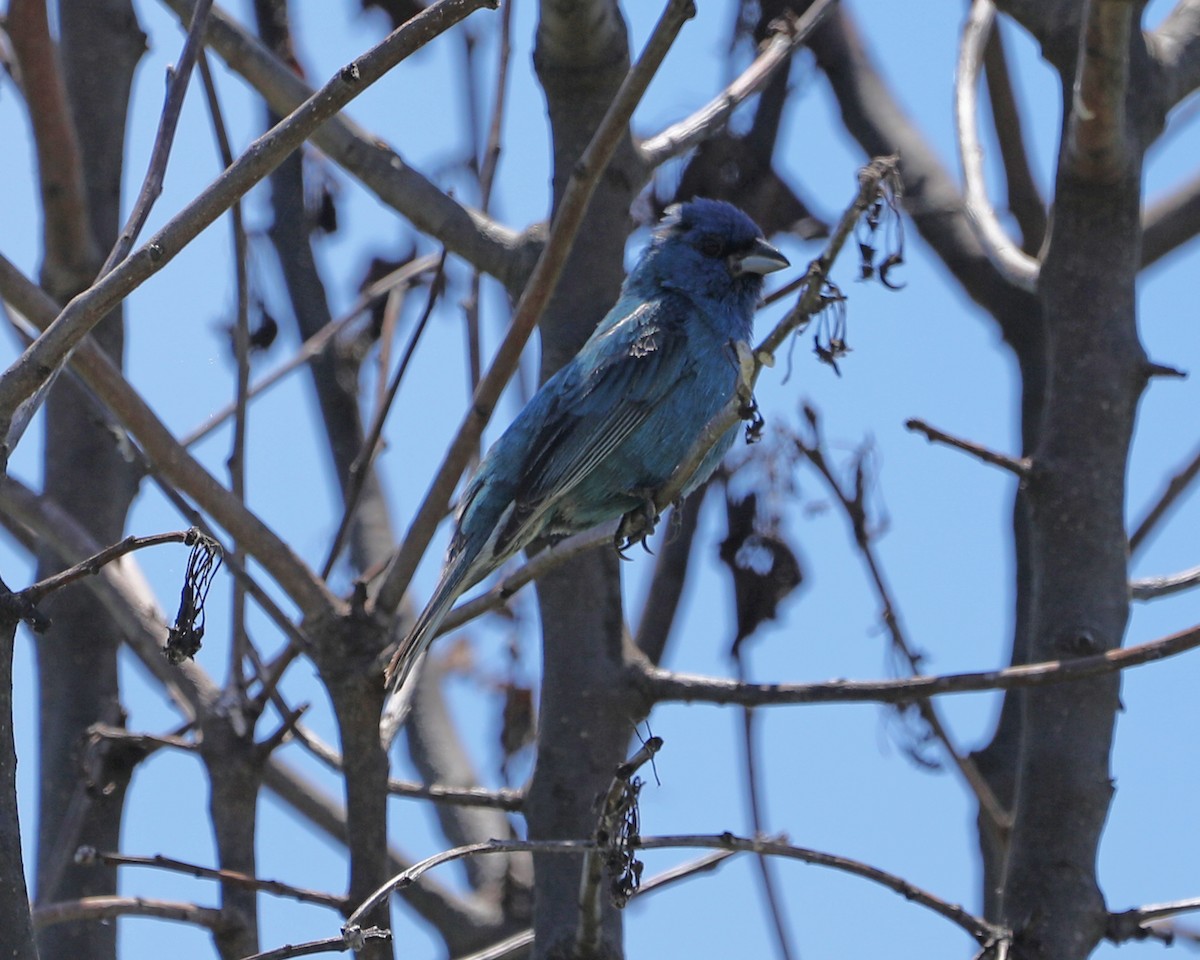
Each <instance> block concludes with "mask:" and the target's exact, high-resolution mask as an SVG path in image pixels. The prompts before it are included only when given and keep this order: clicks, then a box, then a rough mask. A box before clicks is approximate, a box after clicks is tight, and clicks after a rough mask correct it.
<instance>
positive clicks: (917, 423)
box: [904, 417, 1033, 480]
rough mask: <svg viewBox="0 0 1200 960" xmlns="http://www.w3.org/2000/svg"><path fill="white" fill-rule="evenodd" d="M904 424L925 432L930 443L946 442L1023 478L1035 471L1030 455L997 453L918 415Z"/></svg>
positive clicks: (909, 427)
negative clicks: (944, 429) (943, 429)
mask: <svg viewBox="0 0 1200 960" xmlns="http://www.w3.org/2000/svg"><path fill="white" fill-rule="evenodd" d="M904 426H905V428H906V429H908V430H912V431H913V432H914V433H921V434H924V435H925V439H926V440H928V441H929V442H930V443H944V444H945V445H946V446H948V447H953V448H954V449H955V450H961V451H963V453H969V454H970V455H971V456H973V457H975V458H976V459H977V460H982V461H983V462H984V463H990V464H991V465H992V466H993V467H1000V468H1001V469H1003V470H1007V471H1008V472H1009V473H1013V474H1016V475H1017V476H1018V477H1020V478H1021V479H1022V480H1028V479H1029V476H1030V474H1031V473H1032V472H1033V463H1032V461H1030V459H1029V458H1028V457H1010V456H1007V455H1006V454H1003V453H997V452H996V451H995V450H989V449H988V448H987V447H984V446H981V445H980V444H977V443H972V442H971V441H970V440H963V439H961V438H959V437H955V436H952V435H951V434H949V433H944V432H943V431H941V430H939V429H938V428H937V427H934V426H931V425H930V424H928V423H926V422H925V421H924V420H919V419H917V418H916V417H913V418H911V419H909V420H905V421H904Z"/></svg>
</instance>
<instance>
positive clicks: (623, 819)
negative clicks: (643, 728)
mask: <svg viewBox="0 0 1200 960" xmlns="http://www.w3.org/2000/svg"><path fill="white" fill-rule="evenodd" d="M662 745H663V742H662V738H661V737H651V738H650V739H649V740H647V741H645V743H643V744H642V745H641V747H640V748H639V749H638V750H637V752H636V753H635V754H634V755H633V756H632V757H630V758H629V759H628V760H627V761H625V762H624V763H622V764H620V765H619V766H618V767H617V770H616V775H615V776H614V777H613V780H612V783H611V784H609V787H608V792H607V793H606V794H605V795H604V796H603V797H601V798H600V799H599V802H598V803H597V806H598V807H599V809H600V815H599V816H598V817H597V818H596V829H595V831H594V833H593V836H594V837H595V840H596V844H595V846H594V847H592V848H591V849H589V850H588V852H587V854H586V855H585V856H584V858H583V870H582V872H581V876H582V879H581V880H580V883H579V927H578V929H577V930H576V934H575V955H576V956H580V957H587V956H594V955H596V954H597V953H598V952H599V946H600V930H601V912H602V910H601V908H602V904H601V889H602V885H603V882H604V877H605V874H606V873H610V872H611V871H612V865H611V857H612V851H613V850H614V849H615V847H616V846H618V845H619V844H620V841H621V839H622V838H623V837H624V836H625V835H626V833H627V832H628V831H624V832H623V827H627V826H628V824H629V822H630V820H629V818H630V816H631V814H632V815H633V816H634V817H635V819H634V821H633V822H634V824H636V813H637V788H638V784H637V782H636V781H635V780H634V774H635V773H637V771H638V770H639V769H641V768H642V767H643V766H644V765H645V764H647V763H653V762H654V757H655V755H656V754H657V753H658V751H659V750H661V749H662ZM632 832H633V833H634V834H635V835H636V833H637V831H636V828H634V829H633V831H632ZM630 894H631V895H632V891H630ZM621 905H622V906H624V904H621Z"/></svg>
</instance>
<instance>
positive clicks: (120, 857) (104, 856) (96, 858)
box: [75, 847, 345, 910]
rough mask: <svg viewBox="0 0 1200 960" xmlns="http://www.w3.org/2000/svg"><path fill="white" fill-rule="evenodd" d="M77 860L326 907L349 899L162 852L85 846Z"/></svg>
mask: <svg viewBox="0 0 1200 960" xmlns="http://www.w3.org/2000/svg"><path fill="white" fill-rule="evenodd" d="M75 861H76V863H84V864H91V863H102V864H104V865H105V866H108V867H154V868H155V869H158V870H168V871H170V872H172V873H182V874H184V875H186V876H189V877H197V878H199V879H204V880H220V881H221V882H222V883H231V884H234V885H236V886H240V887H245V888H246V889H248V890H260V891H262V892H263V893H271V894H274V895H275V896H277V897H287V898H288V899H291V900H296V901H299V902H300V903H315V904H317V905H319V906H322V907H332V908H333V909H334V910H341V909H342V907H343V906H344V905H345V898H343V897H339V896H335V895H334V894H332V893H323V892H321V891H320V890H306V889H304V888H303V887H296V886H293V885H292V884H290V883H283V882H281V881H279V880H264V879H262V878H260V877H251V876H247V875H246V874H244V873H238V872H237V871H236V870H218V869H216V868H214V867H204V866H201V865H200V864H197V863H187V862H185V861H183V860H176V859H174V858H172V857H164V856H163V855H162V854H155V855H154V856H152V857H138V856H133V855H131V854H124V853H105V852H103V851H100V850H92V849H90V848H87V847H84V848H81V849H80V850H79V851H78V852H77V853H76V855H75Z"/></svg>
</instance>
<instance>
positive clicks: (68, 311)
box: [0, 0, 494, 434]
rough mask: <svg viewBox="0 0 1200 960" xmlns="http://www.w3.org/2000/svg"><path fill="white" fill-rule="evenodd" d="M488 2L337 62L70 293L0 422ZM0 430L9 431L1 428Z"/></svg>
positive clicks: (448, 3)
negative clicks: (303, 149)
mask: <svg viewBox="0 0 1200 960" xmlns="http://www.w3.org/2000/svg"><path fill="white" fill-rule="evenodd" d="M492 3H494V0H438V2H437V3H435V4H433V5H432V6H430V7H428V8H426V9H425V10H423V11H422V12H421V13H420V14H418V15H417V16H415V17H413V18H412V19H411V20H409V21H408V22H407V23H405V24H404V25H403V26H401V27H400V28H398V29H397V30H395V31H394V32H393V33H391V34H390V35H389V36H388V37H387V38H385V39H384V40H383V41H381V42H380V43H379V44H377V45H376V46H375V47H373V48H372V49H371V50H369V51H367V52H366V53H365V54H363V56H362V57H361V58H359V59H358V60H355V61H353V62H351V63H349V64H347V65H346V66H345V67H343V68H342V69H341V70H340V71H338V73H337V74H335V75H334V77H332V78H331V79H330V80H329V81H328V82H327V83H326V84H325V86H324V87H322V88H321V89H320V90H318V91H317V92H316V93H315V94H314V95H313V96H312V97H310V98H309V99H308V100H306V101H305V102H304V103H303V104H302V105H301V106H299V107H297V108H296V110H295V112H293V113H292V114H291V115H290V116H288V117H287V118H286V119H284V120H283V121H281V122H280V123H278V124H277V125H276V126H275V127H273V128H272V129H271V130H270V131H268V132H267V133H266V134H264V135H263V136H262V137H260V138H259V139H258V140H256V141H255V142H254V143H253V144H252V145H251V146H250V148H249V149H248V150H247V151H246V152H245V153H244V154H242V156H241V157H239V158H238V161H237V162H236V163H235V164H234V165H233V166H232V167H229V168H228V169H226V170H225V171H224V172H223V173H222V174H221V175H220V176H219V177H217V179H216V180H215V181H213V183H212V184H211V185H210V186H209V187H208V188H206V189H205V190H203V191H202V192H201V193H200V194H199V195H198V196H197V197H196V198H195V199H194V200H192V201H191V202H190V203H189V204H188V205H187V206H186V207H185V208H184V209H183V210H182V211H181V212H180V213H179V214H178V215H176V216H175V217H174V218H173V219H172V220H171V221H170V223H168V224H167V225H166V226H165V227H163V228H162V230H160V231H159V232H158V233H157V234H155V235H154V236H153V237H152V238H151V239H150V240H149V241H148V242H147V243H146V244H145V245H144V246H143V247H141V248H140V249H139V250H138V251H137V252H135V253H132V254H130V256H129V257H128V258H127V259H126V260H124V261H123V262H122V263H121V265H120V266H118V267H116V268H115V269H114V270H112V271H111V272H110V273H109V274H108V275H107V276H105V277H103V278H102V279H101V280H99V281H97V283H95V284H94V285H93V286H92V287H90V288H89V289H88V290H86V291H85V292H84V293H82V294H80V295H79V296H77V297H75V298H74V299H73V300H72V301H71V302H70V303H69V304H68V305H67V306H66V308H65V309H64V310H63V311H62V312H61V313H60V314H59V315H58V317H57V319H56V320H55V321H54V322H53V323H52V324H50V326H49V327H47V328H46V331H45V332H44V333H43V334H42V336H41V337H39V338H38V340H37V341H36V342H35V343H34V344H33V346H32V347H30V348H29V349H28V350H26V351H25V352H24V353H23V354H22V355H21V356H20V358H18V360H17V361H16V362H15V363H14V364H13V365H12V366H11V367H9V369H8V370H7V371H5V372H4V374H3V375H0V424H3V425H5V426H6V425H7V423H8V422H9V421H10V420H11V418H12V415H13V412H14V411H15V410H16V409H17V407H18V406H19V404H20V403H21V401H23V400H24V399H25V398H26V397H28V396H30V395H31V394H33V393H34V392H36V390H37V389H38V387H39V386H40V385H41V384H42V383H43V382H44V381H46V380H47V379H49V378H50V376H52V375H53V373H54V371H55V370H57V369H58V368H59V366H61V364H63V363H64V362H65V361H66V360H67V358H68V357H69V355H70V354H71V352H72V351H73V350H74V349H75V347H76V346H77V345H78V344H79V342H80V341H81V340H82V339H83V338H84V337H85V336H86V335H87V333H88V331H90V330H91V329H92V328H93V327H94V326H95V325H96V324H97V323H99V322H100V320H101V319H102V318H103V317H104V315H105V314H106V313H107V312H108V311H109V310H110V309H112V307H114V306H115V305H116V304H117V303H119V302H120V301H121V300H123V299H124V298H125V297H126V296H128V295H129V294H130V293H131V292H132V291H133V290H135V289H136V288H137V287H138V286H139V285H141V284H142V283H143V282H144V281H145V280H146V279H148V278H149V277H150V276H152V275H153V274H155V273H157V272H158V271H159V270H161V269H162V268H163V267H164V266H166V265H167V264H168V263H169V262H170V261H171V260H172V259H173V258H174V257H175V256H176V254H178V253H179V251H180V250H182V249H183V248H184V247H185V246H186V245H187V244H189V243H190V242H191V241H192V240H193V239H195V237H196V236H197V235H198V234H199V233H200V231H201V230H203V229H204V228H205V227H207V226H209V225H210V224H212V222H213V221H214V220H216V218H217V217H218V216H220V215H221V214H222V213H224V212H225V211H226V210H228V209H229V207H230V206H232V205H233V204H234V203H235V202H236V201H237V200H238V199H239V198H240V197H242V196H243V195H244V194H245V193H246V192H247V191H248V190H249V189H250V188H251V187H252V186H254V185H255V184H256V183H258V182H259V181H261V180H262V179H263V178H264V177H266V176H267V175H268V174H269V173H270V172H271V171H272V170H273V169H275V167H277V166H278V165H279V164H280V163H281V162H282V161H283V160H284V158H285V157H287V155H288V154H290V153H291V152H292V151H293V150H295V149H296V148H297V147H298V146H300V144H301V143H303V142H304V140H305V139H306V138H307V137H308V136H309V135H310V134H312V133H313V131H315V130H316V129H317V128H318V127H320V126H321V124H323V123H324V122H325V121H326V120H328V119H329V118H330V117H332V116H333V115H334V114H336V113H337V112H338V111H339V110H340V109H341V108H342V107H344V106H345V105H346V104H347V103H349V102H350V101H351V100H352V99H354V97H356V96H357V95H358V94H360V93H362V92H363V91H364V90H365V89H366V88H367V87H369V86H370V85H371V84H372V83H374V82H375V81H376V80H378V79H379V78H380V77H382V76H383V75H384V74H385V73H386V72H387V71H388V70H389V69H391V68H392V67H393V66H395V65H396V64H397V63H399V62H400V61H401V60H403V59H404V58H405V57H407V56H409V55H410V54H411V53H413V52H415V51H416V50H418V49H420V48H421V47H422V46H424V45H425V44H426V43H428V42H429V41H430V40H432V39H433V38H434V37H436V36H437V35H438V34H440V33H442V32H443V31H445V30H447V29H449V28H450V27H451V26H453V25H454V24H455V23H457V22H458V21H460V20H462V19H463V18H464V17H466V16H467V15H468V14H470V13H473V12H474V11H475V10H476V9H478V8H479V7H482V6H488V5H490V4H492ZM0 432H3V433H5V434H7V429H5V430H3V431H0Z"/></svg>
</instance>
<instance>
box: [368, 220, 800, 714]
mask: <svg viewBox="0 0 1200 960" xmlns="http://www.w3.org/2000/svg"><path fill="white" fill-rule="evenodd" d="M788 265H789V264H788V261H787V258H786V257H784V256H783V254H781V253H780V252H779V251H778V250H776V249H775V248H774V247H773V246H771V245H770V244H769V243H767V242H766V240H764V239H763V235H762V231H761V230H759V228H758V227H757V226H756V225H755V223H754V221H752V220H751V219H750V218H749V217H747V216H746V215H745V214H744V213H742V212H741V211H740V210H738V209H737V208H736V207H734V206H732V205H730V204H728V203H724V202H721V201H716V200H705V199H696V200H692V201H690V202H688V203H684V204H679V205H675V206H673V207H671V208H670V209H669V210H668V211H667V214H666V216H665V217H664V218H663V220H662V222H661V223H660V224H659V226H658V227H657V228H656V230H655V232H654V236H653V239H652V240H651V242H650V245H649V247H648V248H647V249H646V251H645V252H644V253H643V254H642V256H641V258H640V259H639V261H638V263H637V265H636V266H635V267H634V268H633V270H632V272H631V273H630V274H629V276H628V277H627V278H626V280H625V283H624V284H623V286H622V287H621V295H620V298H619V299H618V300H617V302H616V304H615V305H614V306H613V308H612V309H611V310H609V312H608V314H607V315H606V316H605V317H604V319H602V320H601V321H600V324H599V325H598V326H597V327H596V330H595V332H594V333H593V334H592V336H591V337H590V338H589V339H588V341H587V342H586V343H585V344H584V345H583V347H582V348H581V349H580V351H579V353H578V354H576V355H575V357H574V358H573V359H572V360H571V361H570V362H569V363H567V364H566V365H565V366H564V367H563V368H562V369H560V370H559V371H558V372H557V373H556V374H554V376H552V377H550V378H549V379H548V380H547V381H546V382H545V383H544V384H543V385H542V387H541V389H540V390H538V392H537V393H536V394H535V395H534V397H533V398H532V399H531V400H530V401H529V403H528V404H526V406H525V408H524V409H523V410H522V411H521V412H520V413H519V414H518V415H517V418H516V419H515V420H514V421H513V422H512V424H511V425H510V426H509V428H508V429H507V430H506V431H505V432H504V434H503V435H502V436H501V437H500V439H499V440H497V441H496V443H495V444H494V445H493V446H492V448H491V449H490V450H489V451H488V453H487V455H486V456H485V457H484V458H483V460H482V461H481V462H480V464H479V469H478V470H477V471H476V472H475V475H474V477H473V478H472V479H471V481H470V483H469V484H468V485H467V488H466V490H465V492H464V493H463V496H462V500H461V502H460V504H459V507H458V514H457V527H456V529H455V532H454V535H453V537H452V539H451V541H450V546H449V549H448V551H447V555H446V561H445V564H444V566H443V568H442V574H441V577H440V579H439V580H438V583H437V586H436V587H435V588H434V591H433V596H432V598H431V599H430V600H429V603H428V605H427V606H426V607H425V609H424V610H423V611H422V612H421V615H420V616H419V617H418V618H417V621H416V624H415V625H414V626H413V628H412V630H411V631H410V632H409V634H408V636H406V637H405V638H404V640H403V641H402V642H401V643H400V646H399V648H398V649H397V651H396V654H395V656H394V657H393V658H392V661H391V663H390V664H389V665H388V670H387V677H388V685H389V688H390V689H392V690H396V689H398V688H399V687H400V686H401V685H402V684H403V683H404V680H405V678H406V677H407V676H408V674H409V672H410V671H411V670H412V668H413V666H414V665H415V663H416V661H417V659H418V658H419V657H420V655H421V654H422V653H423V652H424V651H425V649H426V648H427V647H428V646H429V643H430V641H431V640H432V639H433V636H434V633H435V632H436V631H437V628H438V626H439V625H440V624H441V622H442V619H443V618H444V617H445V615H446V613H447V612H448V611H449V609H450V606H451V604H452V603H453V602H454V600H455V599H456V598H457V597H458V596H459V594H461V593H462V592H463V591H464V590H466V589H467V588H469V587H470V586H471V585H473V584H474V583H476V582H477V581H479V580H481V579H482V578H483V577H485V576H487V575H488V574H489V573H491V572H492V571H493V570H495V569H496V568H497V567H499V566H500V565H501V564H502V563H504V561H505V560H507V559H508V558H509V557H511V556H513V555H514V554H515V553H517V551H519V550H521V549H523V548H524V547H526V546H528V545H529V544H530V543H531V542H533V541H534V540H536V539H538V538H545V539H548V540H551V541H553V540H555V539H559V538H562V537H566V536H570V535H571V534H575V533H580V532H582V531H584V530H587V529H590V528H591V527H594V526H596V525H597V524H600V523H604V522H605V521H608V520H613V519H615V518H617V517H622V516H624V517H627V518H628V517H631V516H634V515H636V514H638V513H639V512H643V511H645V510H647V508H649V509H651V510H652V509H653V507H652V504H653V496H654V493H655V491H656V490H658V489H659V488H661V487H662V486H663V485H664V484H666V482H667V480H668V479H669V478H670V477H671V475H672V473H673V471H674V470H675V468H676V467H677V466H678V465H679V464H680V462H681V461H683V460H684V459H685V458H686V457H687V455H688V453H689V452H690V451H691V448H692V446H693V444H694V443H695V442H696V440H697V438H698V437H699V435H700V434H701V432H702V431H703V430H704V428H705V426H706V425H707V424H708V422H709V421H710V420H711V419H712V418H713V417H714V416H715V415H716V414H717V413H719V412H720V411H721V410H722V409H723V408H724V407H725V405H726V404H727V403H729V402H730V400H731V399H732V398H733V397H734V395H735V393H736V391H737V389H738V384H739V380H740V378H741V377H742V371H741V369H740V364H741V363H742V361H743V358H744V357H745V356H748V353H747V352H746V351H747V348H748V346H749V338H750V334H751V324H752V320H753V317H754V310H755V307H756V306H757V304H758V300H759V296H760V295H761V293H762V284H763V275H764V274H766V273H770V272H772V271H774V270H780V269H782V268H783V267H786V266H788ZM736 433H737V428H736V427H735V428H733V429H731V430H729V431H728V432H727V433H726V434H725V435H724V436H723V437H721V438H720V439H719V440H718V441H717V443H716V444H715V445H714V446H713V447H712V449H711V450H710V451H709V452H708V454H707V456H706V457H705V458H704V460H703V461H702V462H701V463H700V465H699V466H698V467H697V468H696V470H695V472H694V473H693V474H692V476H691V478H690V479H689V480H688V482H687V484H686V485H685V487H684V489H683V495H684V496H686V495H687V494H688V493H690V492H692V491H693V490H694V489H696V487H698V486H700V484H702V483H703V482H704V481H705V480H707V479H708V477H709V476H710V475H711V474H712V472H713V470H714V469H716V466H717V464H718V463H720V461H721V458H722V457H723V456H724V455H725V453H726V451H728V450H729V447H730V445H731V444H732V443H733V440H734V437H735V435H736ZM633 526H636V524H635V525H633ZM623 529H624V524H623ZM643 539H644V536H643ZM620 541H621V534H620V533H618V538H617V542H618V548H620Z"/></svg>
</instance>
